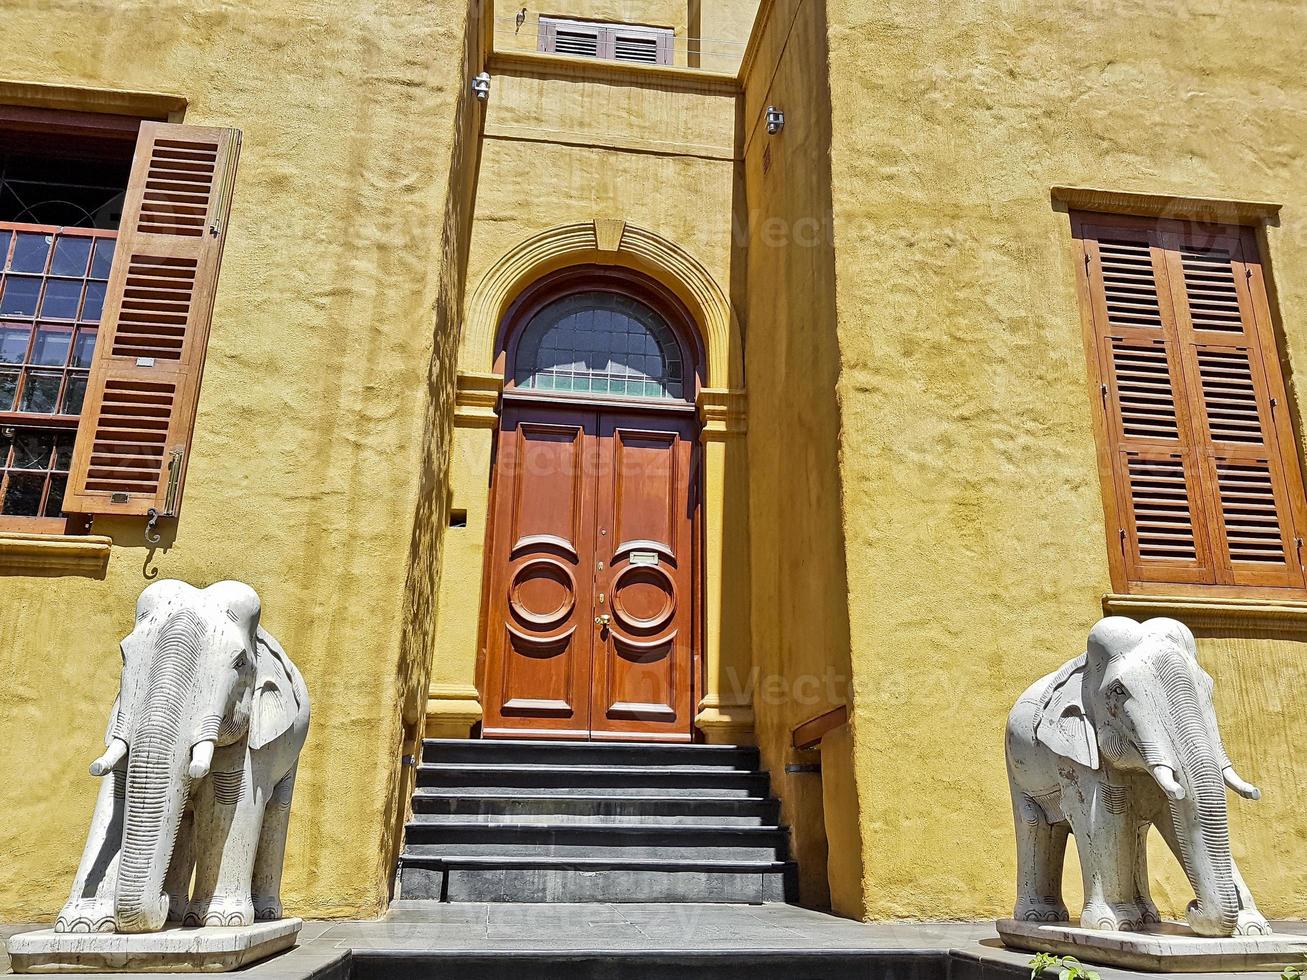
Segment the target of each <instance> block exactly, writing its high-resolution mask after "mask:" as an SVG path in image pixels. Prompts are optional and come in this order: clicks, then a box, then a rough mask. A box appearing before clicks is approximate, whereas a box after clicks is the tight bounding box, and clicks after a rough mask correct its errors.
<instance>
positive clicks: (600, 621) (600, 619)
mask: <svg viewBox="0 0 1307 980" xmlns="http://www.w3.org/2000/svg"><path fill="white" fill-rule="evenodd" d="M612 621H613V617H612V616H609V615H608V614H607V613H604V614H603V615H602V616H596V617H595V625H596V626H602V627H603V628H604V629H607V628H608V624H609V623H611V622H612Z"/></svg>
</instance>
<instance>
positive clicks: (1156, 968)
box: [994, 919, 1307, 973]
mask: <svg viewBox="0 0 1307 980" xmlns="http://www.w3.org/2000/svg"><path fill="white" fill-rule="evenodd" d="M994 926H995V928H997V929H998V934H999V937H1000V938H1001V939H1002V940H1003V944H1004V945H1005V946H1010V947H1012V948H1013V949H1024V950H1030V951H1032V952H1041V953H1056V954H1057V955H1059V956H1074V957H1075V958H1076V959H1078V960H1080V961H1082V962H1084V963H1089V964H1094V965H1102V966H1121V967H1126V968H1128V969H1132V970H1149V971H1151V972H1154V973H1245V972H1251V971H1254V970H1280V969H1283V968H1284V967H1286V966H1289V965H1290V964H1298V963H1301V962H1302V961H1303V958H1304V957H1305V956H1307V936H1288V935H1281V934H1273V935H1270V936H1231V937H1230V938H1228V939H1211V938H1208V937H1206V936H1195V935H1194V934H1193V932H1192V931H1191V930H1190V929H1189V927H1188V926H1185V925H1181V924H1180V923H1178V922H1164V923H1162V924H1161V925H1158V926H1150V927H1149V928H1147V929H1145V930H1142V931H1140V932H1100V931H1099V930H1097V929H1080V928H1078V927H1076V926H1074V925H1072V924H1071V923H1069V922H1023V921H1019V920H1017V919H999V920H998V921H997V922H996V923H994Z"/></svg>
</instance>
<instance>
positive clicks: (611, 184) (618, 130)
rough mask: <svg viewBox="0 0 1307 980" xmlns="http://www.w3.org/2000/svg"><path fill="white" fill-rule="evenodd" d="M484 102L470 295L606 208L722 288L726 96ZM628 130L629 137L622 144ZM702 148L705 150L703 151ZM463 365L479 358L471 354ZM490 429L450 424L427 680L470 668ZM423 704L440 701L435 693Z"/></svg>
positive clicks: (444, 681) (516, 94)
mask: <svg viewBox="0 0 1307 980" xmlns="http://www.w3.org/2000/svg"><path fill="white" fill-rule="evenodd" d="M486 112H487V115H486V120H485V133H486V136H485V138H484V140H483V141H482V143H481V149H480V169H479V171H478V174H477V182H476V201H475V215H476V220H475V222H474V224H473V226H472V229H471V237H470V242H469V245H468V254H467V283H468V289H467V292H468V294H469V295H470V294H471V293H472V291H473V287H474V286H475V284H476V283H478V282H479V281H480V280H481V278H482V277H483V276H484V275H485V274H486V272H487V271H488V270H489V269H490V268H491V266H493V265H494V264H495V263H496V262H497V261H499V260H500V259H501V258H502V257H503V256H504V255H505V254H507V253H509V252H510V251H511V250H512V249H514V248H515V247H516V246H517V245H518V244H519V243H521V242H522V241H524V240H526V239H528V238H530V237H531V236H533V235H536V234H539V233H540V232H543V231H546V230H548V229H551V228H555V227H557V226H561V225H567V224H569V223H572V222H585V221H592V220H594V219H596V218H601V219H602V218H612V219H619V220H622V221H625V222H626V223H627V225H630V226H639V227H641V228H645V229H648V230H649V231H652V232H654V233H656V234H658V235H661V236H663V237H664V238H667V239H668V240H670V241H672V242H674V243H676V244H677V245H678V246H680V247H681V248H684V249H685V250H686V251H688V252H690V253H691V254H692V255H693V256H694V257H695V258H696V259H697V260H698V261H699V262H701V263H702V264H703V265H704V266H705V267H706V269H707V271H708V273H709V275H711V276H712V277H713V278H714V279H715V280H716V281H717V282H718V283H719V284H720V285H721V287H722V288H723V289H724V290H727V289H729V288H730V283H731V279H732V273H733V268H732V253H731V242H732V238H731V234H732V229H731V214H732V194H733V192H734V165H733V162H732V159H731V157H732V144H731V136H730V134H731V132H732V128H733V125H734V109H733V100H732V99H731V98H730V97H729V96H723V95H721V94H719V93H701V92H696V91H685V90H661V89H657V88H655V89H653V90H651V91H645V90H641V89H636V88H632V87H629V86H626V85H609V84H599V83H596V82H594V81H585V80H584V79H580V80H578V79H576V78H572V77H563V78H554V77H545V78H533V77H527V76H524V75H517V76H503V77H501V78H500V80H499V83H498V87H497V88H496V90H495V95H494V97H493V98H492V99H491V100H490V102H489V104H488V107H487V110H486ZM596 120H611V123H612V124H611V125H598V124H597V123H596ZM637 135H638V136H639V141H640V145H639V146H638V147H637V146H633V145H632V141H633V140H634V139H635V138H636V137H637ZM703 147H708V148H709V152H708V153H707V154H706V155H705V154H704V151H703V149H702V148H703ZM659 188H666V189H667V190H666V191H665V192H664V191H659V190H658V189H659ZM466 313H467V311H466V310H465V315H466ZM475 368H476V369H477V370H481V371H486V370H490V365H486V364H481V363H479V362H478V363H477V364H476V365H475ZM492 439H493V430H492V429H489V428H460V429H457V430H456V431H455V433H454V441H453V454H452V459H451V464H450V466H451V468H450V493H451V497H450V500H451V506H452V507H453V508H455V509H458V510H465V511H466V512H467V525H466V526H465V527H460V528H456V529H452V530H451V531H450V533H449V534H448V535H447V537H446V541H447V543H448V548H447V550H446V552H445V558H444V562H443V565H442V568H443V577H442V579H441V586H440V595H439V609H440V616H439V620H438V624H437V635H436V640H435V643H434V648H435V650H436V656H435V660H434V662H433V665H432V673H431V679H432V682H433V684H438V685H444V686H445V687H446V689H453V690H456V691H458V690H462V691H466V690H468V689H470V688H471V687H472V685H473V684H474V683H475V680H476V655H477V640H478V638H477V627H478V620H479V617H480V614H481V584H482V579H481V575H482V560H483V556H484V549H485V534H486V516H487V504H488V501H489V489H490V471H491V443H492ZM738 484H739V481H738V480H737V481H736V485H734V486H731V487H728V488H727V493H728V494H730V493H734V494H736V497H735V498H734V499H736V500H737V501H738V506H739V509H740V510H742V509H743V507H744V497H743V494H744V489H743V487H742V486H740V485H738ZM738 512H739V511H738V510H737V513H738ZM735 567H736V569H737V570H736V572H735V577H734V578H733V581H737V582H738V581H741V580H742V578H743V577H747V565H737V566H735ZM736 614H737V615H738V612H737V613H736ZM744 621H745V622H746V623H747V616H745V617H744ZM720 625H721V624H717V627H716V628H718V629H719V630H720ZM711 628H714V627H712V626H710V629H711ZM746 628H747V627H746ZM433 708H435V709H436V710H437V711H438V710H439V702H438V701H437V702H433ZM428 727H429V729H430V730H431V731H432V733H433V734H442V735H465V734H466V727H464V730H462V731H456V730H454V729H453V728H447V727H441V726H440V725H431V724H429V726H428Z"/></svg>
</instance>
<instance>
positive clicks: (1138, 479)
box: [1126, 458, 1197, 561]
mask: <svg viewBox="0 0 1307 980" xmlns="http://www.w3.org/2000/svg"><path fill="white" fill-rule="evenodd" d="M1126 472H1127V475H1128V478H1129V481H1130V504H1131V507H1132V509H1133V510H1134V516H1135V527H1136V533H1137V534H1138V537H1139V557H1140V558H1141V559H1144V560H1146V561H1147V560H1179V561H1194V560H1195V559H1196V557H1197V549H1196V547H1195V544H1194V526H1193V517H1192V515H1191V513H1190V509H1189V483H1188V480H1187V479H1186V474H1185V469H1184V461H1183V460H1180V459H1139V458H1129V459H1127V461H1126Z"/></svg>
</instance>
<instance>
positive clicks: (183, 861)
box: [163, 812, 195, 922]
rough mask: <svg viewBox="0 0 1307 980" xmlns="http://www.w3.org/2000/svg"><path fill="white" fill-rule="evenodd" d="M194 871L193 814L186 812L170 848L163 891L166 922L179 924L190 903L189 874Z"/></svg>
mask: <svg viewBox="0 0 1307 980" xmlns="http://www.w3.org/2000/svg"><path fill="white" fill-rule="evenodd" d="M194 870H195V814H194V813H193V812H186V813H183V814H182V819H181V822H180V824H178V827H177V843H176V844H174V845H173V848H172V860H171V861H169V862H168V874H167V876H166V877H165V878H164V879H163V891H164V894H165V895H167V896H168V921H169V922H181V921H182V919H183V918H185V916H186V906H187V904H188V902H189V901H190V892H191V873H192V872H193V871H194Z"/></svg>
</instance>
